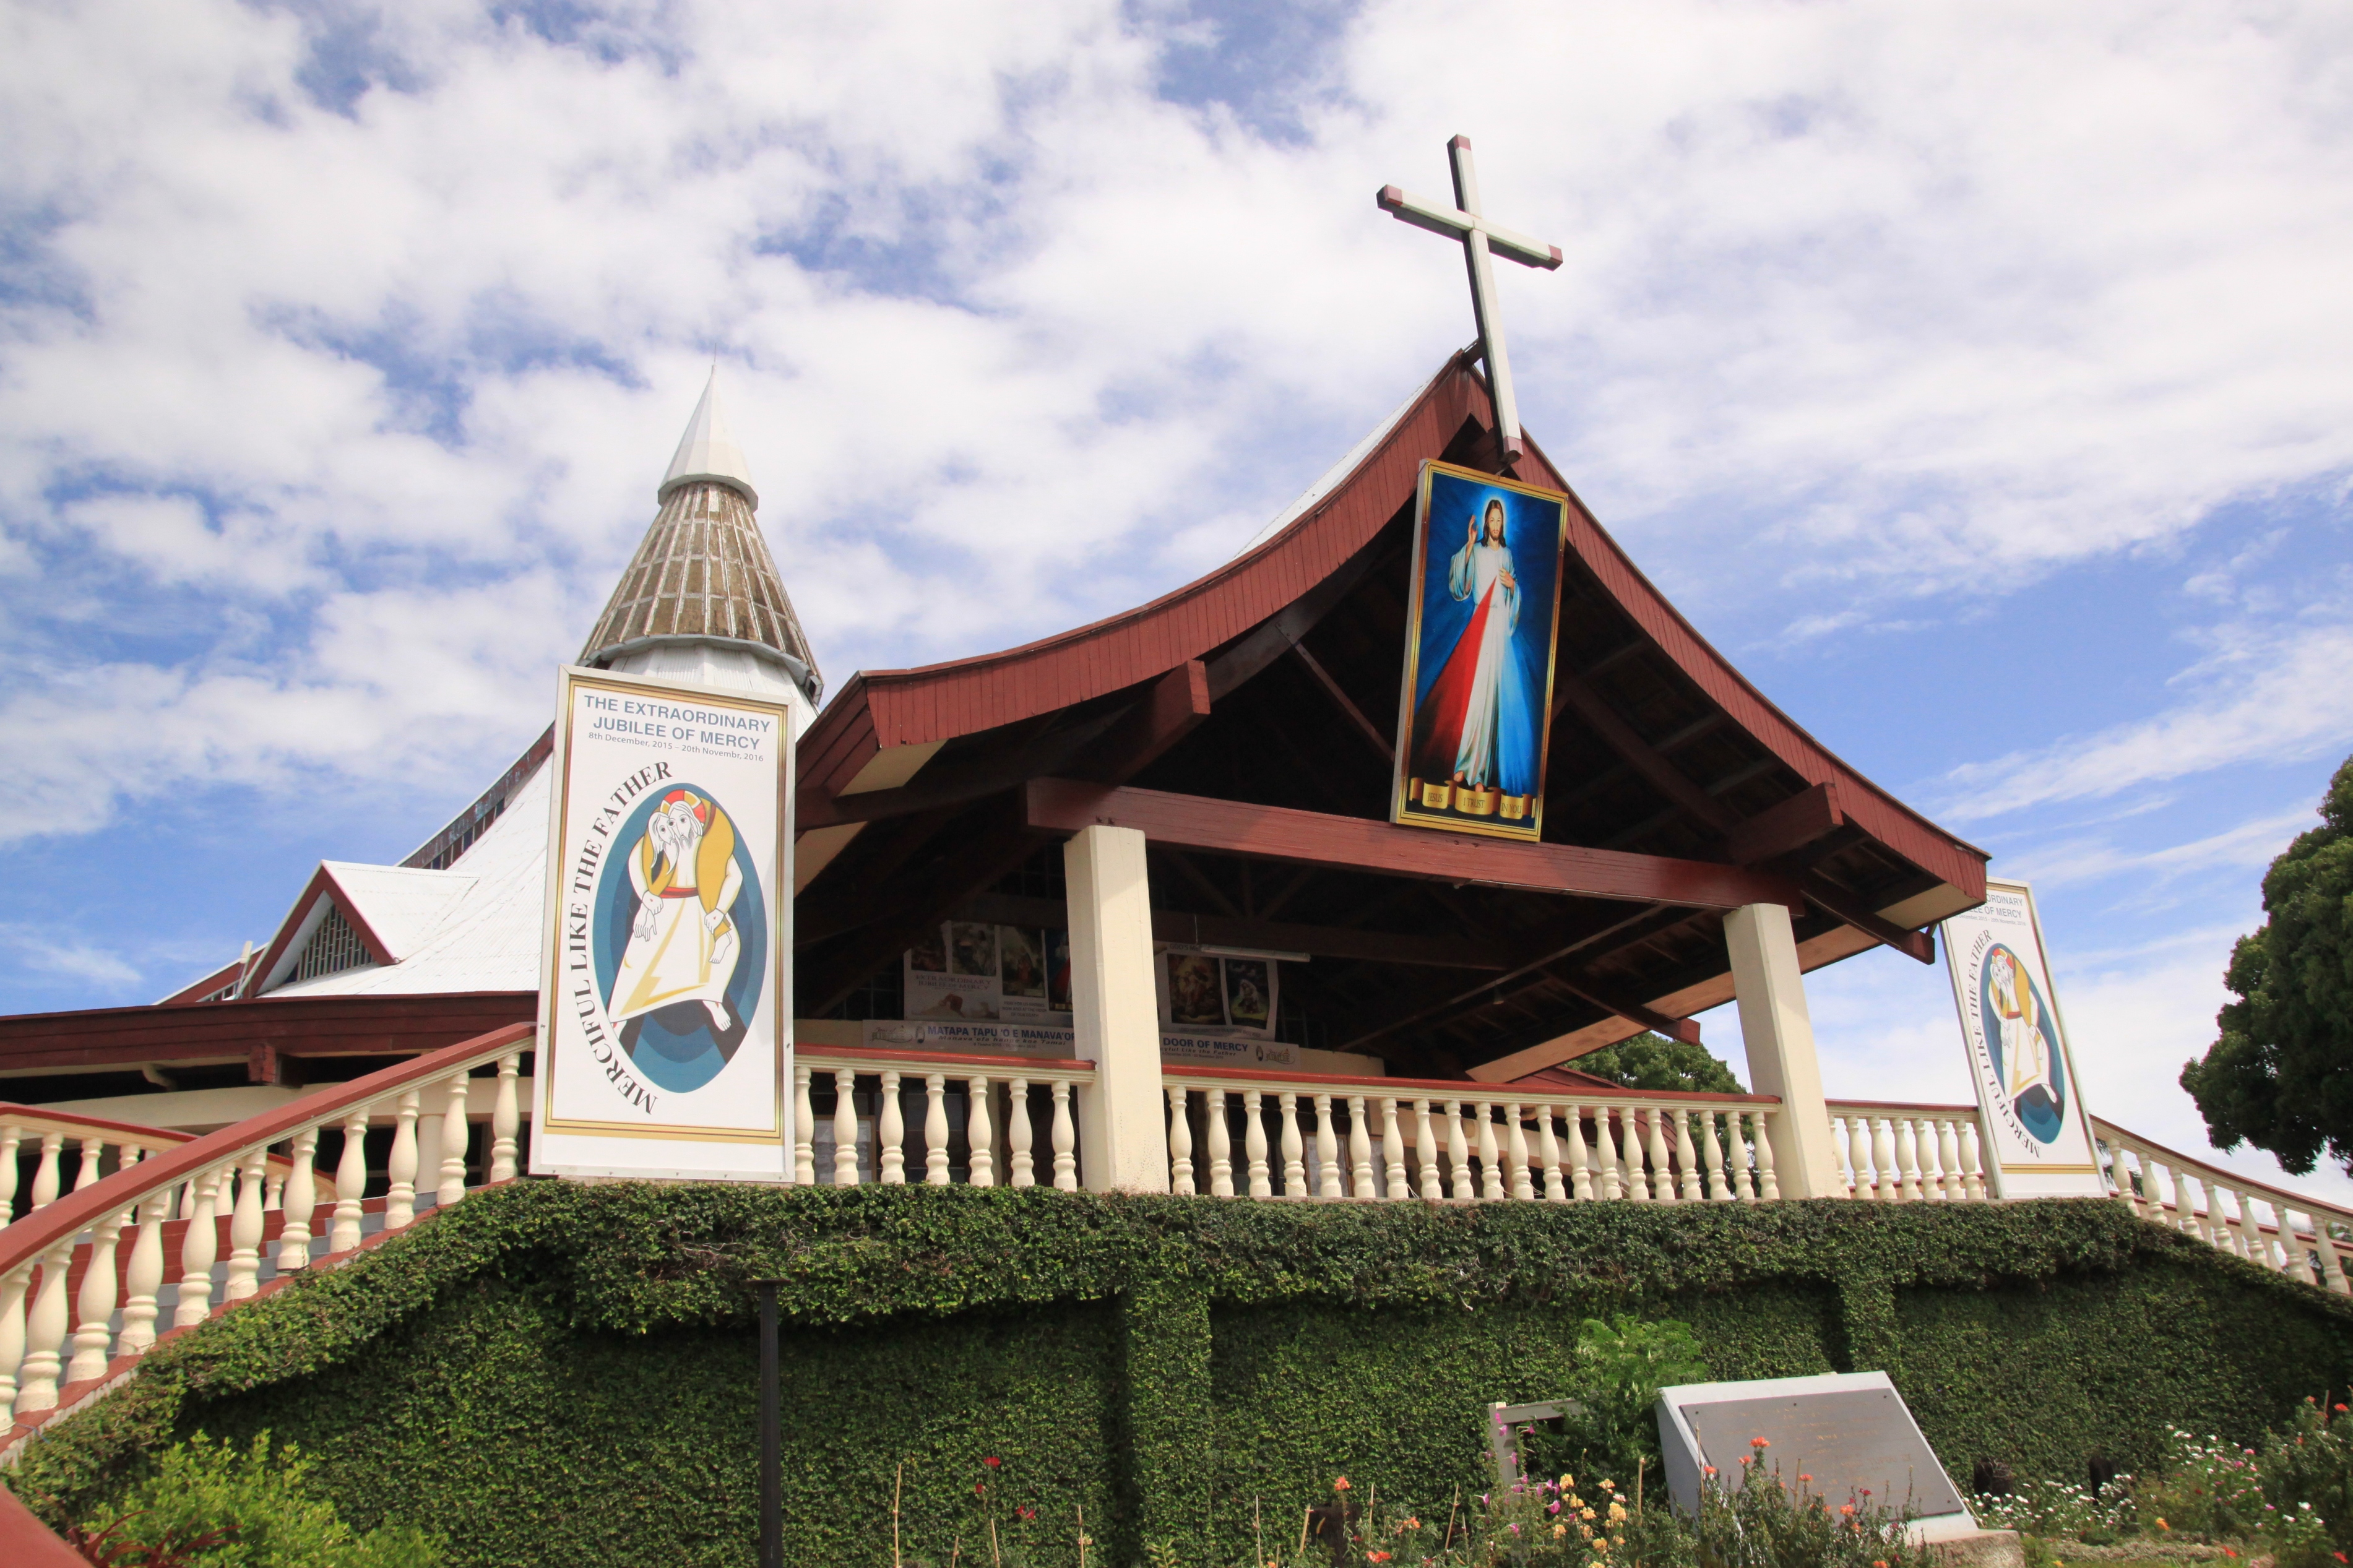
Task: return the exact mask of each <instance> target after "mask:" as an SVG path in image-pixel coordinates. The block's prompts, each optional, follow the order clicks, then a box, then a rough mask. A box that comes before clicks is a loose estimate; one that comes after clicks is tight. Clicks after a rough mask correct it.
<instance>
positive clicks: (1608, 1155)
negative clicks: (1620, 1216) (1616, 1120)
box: [1593, 1105, 1627, 1202]
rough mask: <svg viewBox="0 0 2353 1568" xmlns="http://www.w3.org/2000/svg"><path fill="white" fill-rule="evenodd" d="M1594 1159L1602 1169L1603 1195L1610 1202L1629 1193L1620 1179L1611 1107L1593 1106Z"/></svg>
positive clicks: (1604, 1199)
mask: <svg viewBox="0 0 2353 1568" xmlns="http://www.w3.org/2000/svg"><path fill="white" fill-rule="evenodd" d="M1593 1159H1594V1163H1596V1164H1597V1165H1599V1167H1600V1171H1601V1196H1602V1199H1603V1201H1605V1202H1608V1201H1611V1200H1614V1199H1617V1198H1620V1197H1624V1196H1626V1195H1627V1193H1626V1189H1625V1188H1624V1186H1623V1185H1621V1184H1620V1182H1619V1180H1618V1144H1617V1141H1616V1139H1615V1138H1614V1137H1612V1136H1611V1133H1610V1128H1609V1107H1608V1106H1607V1105H1597V1106H1595V1107H1594V1108H1593Z"/></svg>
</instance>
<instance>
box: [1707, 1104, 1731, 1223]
mask: <svg viewBox="0 0 2353 1568" xmlns="http://www.w3.org/2000/svg"><path fill="white" fill-rule="evenodd" d="M1699 1127H1700V1152H1699V1157H1700V1159H1701V1161H1702V1162H1703V1163H1704V1164H1705V1165H1706V1166H1707V1195H1708V1200H1709V1201H1710V1202H1711V1203H1720V1204H1723V1203H1730V1202H1731V1201H1732V1189H1731V1187H1730V1186H1728V1185H1726V1184H1725V1179H1724V1142H1723V1141H1722V1140H1721V1139H1719V1138H1718V1137H1717V1136H1716V1133H1715V1111H1713V1110H1703V1111H1701V1112H1700V1113H1699Z"/></svg>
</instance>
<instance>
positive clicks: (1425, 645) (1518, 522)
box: [1389, 462, 1568, 839]
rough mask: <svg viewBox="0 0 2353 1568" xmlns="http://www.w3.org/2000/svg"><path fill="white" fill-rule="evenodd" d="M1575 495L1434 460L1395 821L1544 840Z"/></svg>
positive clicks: (1421, 522) (1412, 624) (1412, 621)
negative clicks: (1549, 739) (1558, 637)
mask: <svg viewBox="0 0 2353 1568" xmlns="http://www.w3.org/2000/svg"><path fill="white" fill-rule="evenodd" d="M1567 529H1568V497H1567V496H1566V495H1564V494H1562V493H1561V492H1560V491H1558V490H1545V489H1536V488H1535V487H1534V486H1532V485H1524V484H1520V483H1519V482H1517V481H1516V480H1513V479H1498V478H1497V477H1496V476H1494V475H1493V474H1484V473H1481V472H1479V471H1478V470H1477V469H1475V468H1456V467H1454V466H1453V465H1452V464H1450V463H1438V462H1425V463H1424V464H1422V466H1421V488H1420V495H1419V502H1418V505H1417V508H1416V510H1415V515H1414V544H1413V580H1412V584H1411V588H1410V593H1409V607H1408V612H1407V616H1406V664H1405V687H1404V690H1403V692H1402V694H1401V696H1400V699H1399V701H1398V746H1397V758H1398V773H1397V790H1396V795H1395V799H1394V801H1393V803H1392V805H1391V808H1390V813H1389V819H1390V820H1391V821H1392V822H1398V823H1405V824H1409V825H1411V826H1418V827H1439V828H1445V829H1448V830H1450V831H1452V832H1457V833H1484V834H1491V835H1494V836H1496V837H1505V838H1526V839H1535V838H1540V837H1543V835H1544V782H1545V745H1546V735H1547V733H1548V732H1549V731H1550V728H1551V716H1552V674H1553V636H1554V633H1555V631H1556V628H1557V626H1558V625H1559V620H1560V567H1561V552H1562V550H1563V548H1564V546H1565V544H1566V542H1567Z"/></svg>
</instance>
